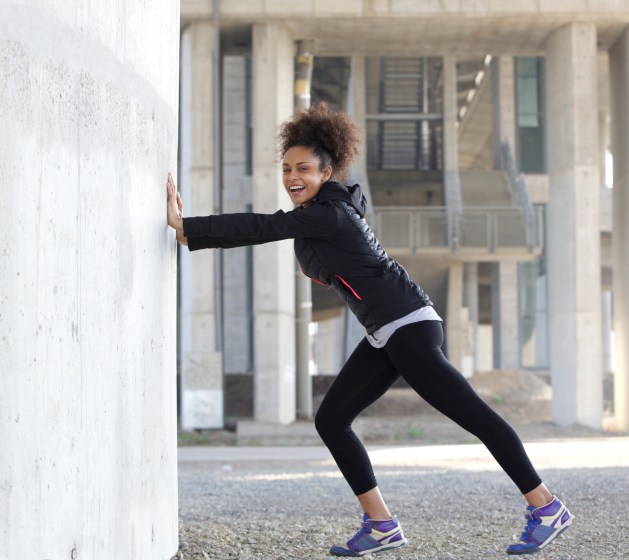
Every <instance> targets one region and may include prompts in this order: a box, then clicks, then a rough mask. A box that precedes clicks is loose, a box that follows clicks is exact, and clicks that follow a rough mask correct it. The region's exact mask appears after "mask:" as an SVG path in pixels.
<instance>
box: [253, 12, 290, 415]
mask: <svg viewBox="0 0 629 560" xmlns="http://www.w3.org/2000/svg"><path fill="white" fill-rule="evenodd" d="M293 53H294V44H293V40H292V37H291V36H290V33H289V32H288V30H286V28H284V27H283V26H282V25H279V24H263V23H256V24H254V25H253V120H254V123H255V126H254V129H253V191H254V193H253V210H254V212H262V213H273V212H276V211H277V210H278V209H280V208H283V209H284V210H290V209H292V205H291V202H290V199H289V197H288V195H287V194H286V192H285V191H284V187H283V186H282V182H281V175H280V166H279V164H278V162H277V154H276V147H275V138H276V135H277V127H278V125H279V124H280V123H281V122H282V121H284V120H285V119H287V118H288V117H290V115H291V112H292V108H293V74H294V68H293V64H294V59H293ZM254 317H255V318H254V356H255V366H254V367H255V379H254V418H255V420H256V421H258V422H279V423H284V424H286V423H290V422H292V421H294V420H295V257H294V252H293V242H292V241H291V240H286V241H281V242H277V243H269V244H264V245H257V246H255V247H254Z"/></svg>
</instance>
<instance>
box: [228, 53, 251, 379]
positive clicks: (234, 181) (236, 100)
mask: <svg viewBox="0 0 629 560" xmlns="http://www.w3.org/2000/svg"><path fill="white" fill-rule="evenodd" d="M222 58H223V75H222V79H221V83H222V88H223V90H222V106H223V111H222V119H223V126H222V133H223V136H222V158H221V159H222V164H223V169H222V171H223V175H222V182H223V185H228V186H229V187H228V188H223V189H222V193H221V194H222V195H223V201H222V210H223V212H225V213H230V212H251V209H252V198H251V197H252V187H251V175H250V174H248V173H251V171H250V170H248V169H247V167H248V164H249V166H250V163H251V162H247V128H248V127H249V125H250V121H249V119H250V115H249V113H248V111H247V110H246V108H247V105H248V99H247V97H248V95H250V91H248V88H247V87H246V84H247V73H248V61H247V58H246V57H244V56H242V55H225V56H223V57H222ZM252 260H253V248H252V247H235V248H233V249H229V250H228V251H223V372H224V373H225V375H226V376H227V375H229V374H230V373H251V372H252V371H253V339H252V331H253V328H252V322H253V319H252V312H253V286H252V274H251V269H252V267H253V265H252Z"/></svg>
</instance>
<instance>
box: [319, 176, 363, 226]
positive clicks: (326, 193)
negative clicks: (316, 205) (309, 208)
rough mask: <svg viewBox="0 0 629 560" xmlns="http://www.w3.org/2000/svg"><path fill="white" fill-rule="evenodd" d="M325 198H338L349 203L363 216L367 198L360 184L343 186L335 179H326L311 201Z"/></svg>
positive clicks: (323, 200) (322, 200) (325, 199)
mask: <svg viewBox="0 0 629 560" xmlns="http://www.w3.org/2000/svg"><path fill="white" fill-rule="evenodd" d="M327 200H340V201H342V202H346V203H347V204H349V205H351V206H352V207H353V208H354V209H355V210H356V212H358V213H359V214H360V217H361V218H363V217H364V216H365V213H366V212H367V199H366V198H365V195H364V194H363V190H362V189H361V188H360V185H352V186H347V187H346V186H344V185H341V184H340V183H337V182H336V181H328V182H327V183H324V184H323V185H321V190H320V191H319V194H318V195H317V196H316V197H315V199H314V200H313V202H325V201H327Z"/></svg>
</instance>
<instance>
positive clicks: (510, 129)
mask: <svg viewBox="0 0 629 560" xmlns="http://www.w3.org/2000/svg"><path fill="white" fill-rule="evenodd" d="M491 91H492V97H493V104H492V110H493V114H492V119H493V135H492V140H493V166H494V169H502V168H503V165H502V143H503V142H505V141H507V142H509V146H510V147H511V153H512V154H513V157H514V159H515V157H516V156H515V154H516V145H515V143H516V133H515V130H516V128H515V127H516V115H515V63H514V60H513V57H512V56H495V57H494V58H492V60H491Z"/></svg>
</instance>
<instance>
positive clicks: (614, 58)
mask: <svg viewBox="0 0 629 560" xmlns="http://www.w3.org/2000/svg"><path fill="white" fill-rule="evenodd" d="M609 54H610V57H609V63H610V72H609V75H610V78H611V87H610V94H611V138H612V154H613V156H614V192H613V224H614V225H613V236H612V247H613V249H612V250H613V259H614V333H615V344H614V348H615V351H614V354H615V355H614V410H615V415H616V424H617V427H618V429H620V430H623V431H628V430H629V259H627V247H629V220H627V214H628V213H629V134H628V133H627V131H628V130H629V115H628V114H627V99H628V98H629V29H627V28H626V29H625V31H624V32H623V34H622V35H621V37H620V39H619V40H618V41H617V42H616V44H615V45H614V47H613V48H612V49H611V51H610V53H609Z"/></svg>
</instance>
